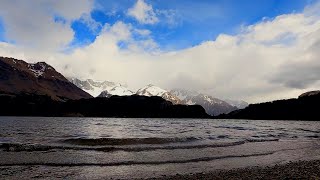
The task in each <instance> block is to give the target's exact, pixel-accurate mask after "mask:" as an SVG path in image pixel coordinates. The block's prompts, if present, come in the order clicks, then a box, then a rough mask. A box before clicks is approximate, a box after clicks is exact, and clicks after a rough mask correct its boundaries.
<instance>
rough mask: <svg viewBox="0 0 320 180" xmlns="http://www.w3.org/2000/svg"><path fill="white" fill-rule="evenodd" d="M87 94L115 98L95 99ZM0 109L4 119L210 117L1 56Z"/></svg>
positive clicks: (195, 108) (199, 110)
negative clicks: (67, 77)
mask: <svg viewBox="0 0 320 180" xmlns="http://www.w3.org/2000/svg"><path fill="white" fill-rule="evenodd" d="M75 84H76V85H75ZM78 86H79V87H81V88H79V87H78ZM82 89H84V90H85V91H84V90H82ZM101 90H103V91H102V92H100V91H101ZM86 91H87V92H90V93H92V94H94V93H96V94H98V93H97V92H99V93H100V95H101V96H102V95H103V93H105V94H108V93H109V94H110V93H112V96H111V97H108V98H104V97H96V98H94V97H93V96H91V95H90V94H89V93H87V92H86ZM141 92H142V91H141ZM96 94H95V95H96ZM117 94H119V95H121V96H117ZM165 94H166V93H163V95H164V96H165ZM123 95H126V96H123ZM150 96H152V95H150ZM0 107H1V108H0V115H1V116H84V117H140V118H210V117H211V116H209V115H208V114H207V113H206V112H205V110H204V109H203V107H201V106H200V105H190V106H188V105H180V104H179V105H175V104H173V103H172V102H170V101H167V100H165V99H163V98H162V97H157V96H152V97H148V96H140V95H136V94H133V92H130V91H128V90H127V89H126V88H125V87H124V86H122V85H121V84H116V83H112V82H107V81H103V82H95V81H93V80H87V81H80V80H78V79H71V80H68V79H66V78H65V77H64V76H63V75H62V74H60V73H59V72H57V71H56V70H55V69H54V68H53V67H52V66H50V65H48V64H46V63H45V62H39V63H34V64H32V63H26V62H25V61H23V60H17V59H13V58H6V57H0Z"/></svg>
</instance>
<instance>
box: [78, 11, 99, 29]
mask: <svg viewBox="0 0 320 180" xmlns="http://www.w3.org/2000/svg"><path fill="white" fill-rule="evenodd" d="M80 21H81V22H83V23H84V24H86V25H87V26H88V28H89V29H90V30H91V32H93V33H98V31H99V29H100V28H101V27H102V24H101V23H100V22H97V21H95V20H94V19H92V17H91V16H90V15H89V14H83V15H82V16H81V18H80Z"/></svg>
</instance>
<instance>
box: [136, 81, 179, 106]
mask: <svg viewBox="0 0 320 180" xmlns="http://www.w3.org/2000/svg"><path fill="white" fill-rule="evenodd" d="M136 94H137V95H140V96H159V97H162V98H163V99H165V100H167V101H170V102H172V103H173V104H182V102H181V100H180V99H179V98H178V97H177V96H175V95H173V94H172V93H170V92H168V91H166V90H164V89H161V88H159V87H157V86H154V85H152V84H149V85H147V86H146V87H143V88H141V89H139V90H138V91H137V92H136Z"/></svg>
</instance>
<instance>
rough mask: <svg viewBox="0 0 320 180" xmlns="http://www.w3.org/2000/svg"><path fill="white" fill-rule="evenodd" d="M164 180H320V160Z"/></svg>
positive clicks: (170, 177)
mask: <svg viewBox="0 0 320 180" xmlns="http://www.w3.org/2000/svg"><path fill="white" fill-rule="evenodd" d="M153 179H157V180H162V179H259V180H267V179H268V180H269V179H320V160H316V161H299V162H290V163H288V164H284V165H275V166H267V167H251V168H245V169H233V170H223V171H215V172H212V173H197V174H188V175H180V174H177V175H175V176H163V177H161V178H153Z"/></svg>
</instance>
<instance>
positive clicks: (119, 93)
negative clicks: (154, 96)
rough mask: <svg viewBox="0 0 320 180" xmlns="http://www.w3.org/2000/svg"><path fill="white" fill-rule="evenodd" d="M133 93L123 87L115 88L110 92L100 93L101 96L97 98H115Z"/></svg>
mask: <svg viewBox="0 0 320 180" xmlns="http://www.w3.org/2000/svg"><path fill="white" fill-rule="evenodd" d="M133 94H134V93H133V92H132V91H130V90H129V89H127V88H126V87H124V86H115V87H113V88H111V89H110V90H105V91H102V92H101V94H100V95H99V96H98V97H107V98H109V97H111V96H114V95H117V96H131V95H133Z"/></svg>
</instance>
